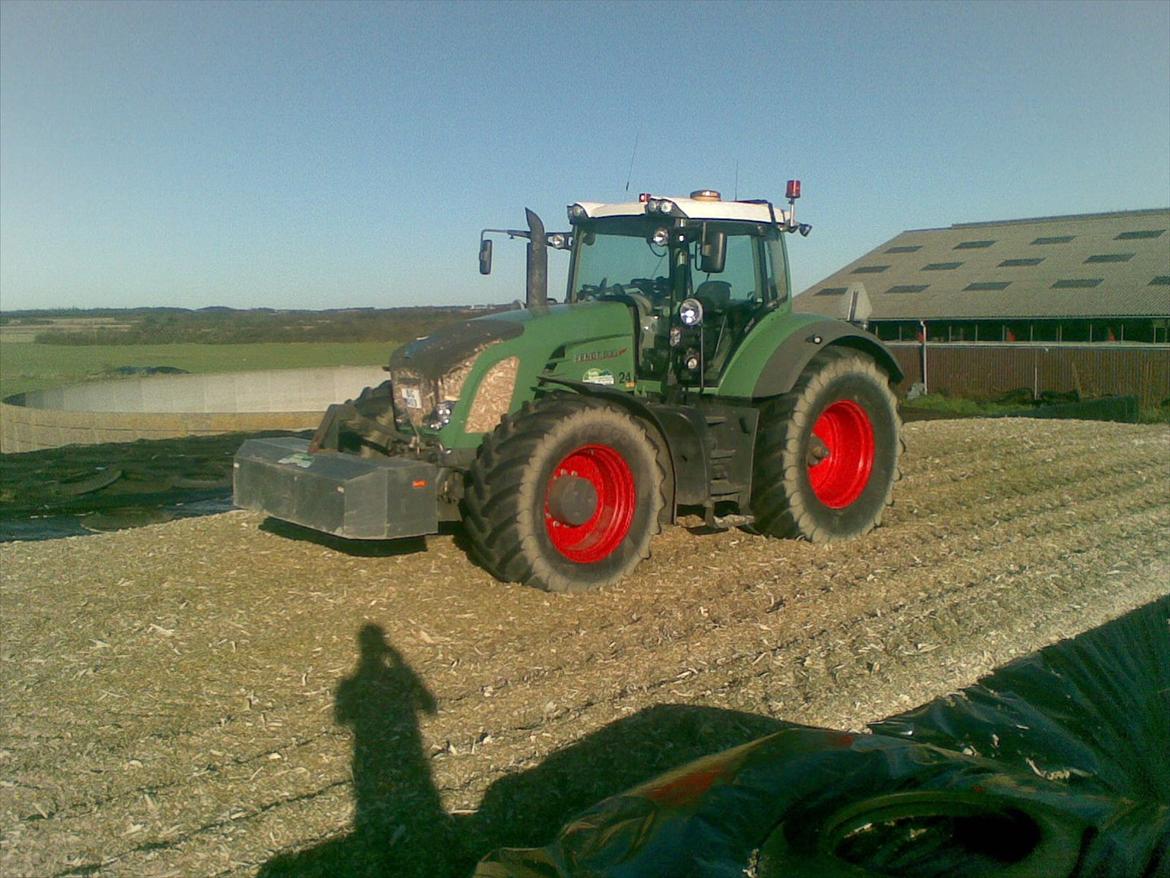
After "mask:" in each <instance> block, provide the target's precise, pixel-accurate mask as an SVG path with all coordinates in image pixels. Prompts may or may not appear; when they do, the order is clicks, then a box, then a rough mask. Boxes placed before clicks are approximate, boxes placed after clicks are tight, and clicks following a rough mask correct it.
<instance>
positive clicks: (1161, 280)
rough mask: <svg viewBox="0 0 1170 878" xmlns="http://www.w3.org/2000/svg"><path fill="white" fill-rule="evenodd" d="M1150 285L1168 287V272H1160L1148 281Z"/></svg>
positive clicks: (1169, 279) (1169, 284)
mask: <svg viewBox="0 0 1170 878" xmlns="http://www.w3.org/2000/svg"><path fill="white" fill-rule="evenodd" d="M1149 285H1150V286H1151V287H1170V274H1160V275H1158V276H1157V277H1155V278H1154V279H1153V280H1152V281H1150V283H1149Z"/></svg>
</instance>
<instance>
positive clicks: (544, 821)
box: [259, 625, 793, 878]
mask: <svg viewBox="0 0 1170 878" xmlns="http://www.w3.org/2000/svg"><path fill="white" fill-rule="evenodd" d="M358 641H359V648H360V656H359V659H358V664H357V669H356V670H355V672H354V673H353V674H352V675H351V676H349V677H347V678H346V679H344V680H343V681H342V682H341V683H340V685H339V686H338V688H337V691H336V697H335V702H334V719H335V720H336V721H337V722H338V723H339V724H342V725H346V726H348V727H350V729H351V731H352V733H353V738H354V751H353V766H352V767H353V795H354V803H355V814H354V825H353V827H352V830H351V831H350V832H349V834H348V835H345V836H343V837H340V838H336V839H332V840H330V841H326V842H323V843H321V844H319V845H317V846H315V847H312V848H309V849H306V850H303V851H298V852H295V853H291V854H281V855H279V856H277V857H274V858H273V859H272V860H270V861H269V862H267V863H266V864H264V866H263V867H262V868H261V870H260V872H259V875H260V876H263V878H277V876H287V878H293V876H295V878H310V876H314V878H315V876H322V878H324V876H334V875H353V876H419V878H421V876H428V878H430V876H433V878H443V876H466V875H468V874H469V873H470V872H471V871H472V869H473V868H474V866H475V863H476V862H477V861H478V860H479V859H480V858H481V857H483V856H484V855H485V854H487V853H488V852H489V851H492V850H494V849H495V848H499V847H539V846H541V845H544V844H547V843H548V842H549V841H551V840H552V839H553V837H554V836H555V835H556V833H557V831H558V830H559V829H560V828H561V826H562V825H564V823H566V822H567V821H568V820H569V819H571V818H572V817H573V816H574V815H576V814H577V813H579V812H580V811H582V810H583V809H585V808H587V807H589V806H590V805H593V804H594V803H596V802H598V801H600V800H601V799H604V798H606V797H607V796H611V795H614V794H616V793H619V792H621V791H622V790H625V789H628V788H629V787H632V786H635V785H637V784H639V783H642V782H644V781H647V780H649V779H651V778H653V777H655V776H657V775H659V774H661V773H663V772H665V771H668V770H670V769H672V768H676V767H678V766H680V765H684V764H686V763H688V762H690V761H692V760H694V759H697V758H699V757H701V756H705V755H708V754H711V753H717V752H719V751H721V750H725V749H727V748H729V747H734V746H736V745H739V744H743V743H746V742H748V741H752V740H755V739H756V738H759V737H762V736H764V735H767V734H771V733H772V732H776V731H780V730H781V729H785V728H792V727H793V725H792V724H791V723H785V722H781V721H779V720H774V719H771V718H769V717H764V716H757V715H755V714H749V713H739V712H736V711H730V710H720V709H716V708H708V707H690V706H686V705H660V706H658V707H652V708H648V709H646V710H643V711H640V712H639V713H636V714H634V715H633V716H630V717H628V718H626V719H621V720H617V721H615V722H613V723H610V724H609V725H608V726H605V727H604V728H602V729H600V730H598V731H596V732H594V733H593V734H591V735H588V736H586V737H585V738H583V739H582V740H580V741H578V742H577V743H575V744H572V745H570V746H568V747H566V748H564V749H563V750H560V751H558V752H556V753H554V754H552V755H551V756H549V757H548V758H547V759H545V760H544V762H542V763H541V764H540V765H538V766H536V767H535V768H531V769H528V770H527V771H523V772H519V773H516V774H512V775H509V776H507V777H504V778H502V779H500V780H498V781H496V782H495V783H494V784H492V785H491V787H490V788H489V789H488V790H487V793H486V794H485V795H484V798H483V801H482V802H481V803H480V807H479V810H478V811H476V812H475V813H473V814H455V815H449V814H447V813H446V811H445V810H444V809H443V806H442V803H441V801H440V797H439V794H438V791H437V790H436V789H435V786H434V782H433V780H432V777H431V762H432V760H431V757H430V756H429V754H428V753H427V752H426V751H425V750H424V749H423V740H422V735H421V733H420V731H419V724H418V715H419V713H420V712H421V713H424V714H432V713H434V712H435V711H436V710H437V707H438V706H437V704H436V702H435V699H434V696H433V695H432V694H431V693H430V692H429V690H428V689H427V688H426V685H425V683H424V682H423V680H422V679H421V678H419V677H418V676H417V674H415V672H414V671H413V670H412V669H411V668H410V666H409V665H407V664H406V663H405V662H404V661H403V660H402V657H401V656H400V655H399V654H398V652H397V651H396V650H395V649H394V647H393V646H391V645H390V644H389V643H388V642H386V639H385V633H384V632H383V631H382V629H381V628H379V627H378V626H376V625H367V626H365V627H364V628H363V629H362V631H361V633H360V634H359V636H358ZM489 746H490V745H489Z"/></svg>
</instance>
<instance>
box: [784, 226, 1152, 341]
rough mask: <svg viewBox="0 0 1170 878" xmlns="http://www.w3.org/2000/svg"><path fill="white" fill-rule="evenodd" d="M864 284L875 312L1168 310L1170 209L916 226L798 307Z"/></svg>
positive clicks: (830, 305)
mask: <svg viewBox="0 0 1170 878" xmlns="http://www.w3.org/2000/svg"><path fill="white" fill-rule="evenodd" d="M858 283H860V284H863V285H864V286H865V291H866V293H867V294H868V296H869V300H870V303H871V305H872V306H873V313H872V316H871V319H872V320H976V319H978V320H998V319H1016V320H1018V319H1044V318H1057V317H1065V318H1094V317H1095V318H1104V317H1110V318H1118V317H1170V208H1160V209H1156V210H1128V211H1118V212H1116V213H1092V214H1078V215H1073V216H1048V217H1036V218H1032V219H1015V220H1000V221H996V222H979V223H957V224H955V225H953V226H950V227H949V228H941V229H911V230H908V231H905V232H902V233H901V234H900V235H898V236H896V237H894V238H892V239H891V240H889V241H886V242H885V243H884V244H882V245H881V246H879V247H876V248H874V249H873V250H871V251H870V252H869V253H866V254H865V255H864V256H862V257H861V258H860V259H856V260H854V261H853V262H850V263H849V264H848V265H846V266H844V267H843V268H841V269H840V270H839V271H837V272H836V273H834V274H832V275H830V276H829V277H827V278H825V279H824V280H822V281H821V282H820V283H817V284H814V285H813V286H811V287H809V288H808V289H807V290H805V291H804V292H803V293H802V294H801V295H800V296H798V297H797V298H796V300H795V302H794V307H795V308H796V310H798V311H806V312H811V313H820V314H827V315H831V316H839V314H840V311H841V309H842V307H843V303H844V300H845V299H847V298H848V297H847V296H846V295H845V293H846V291H847V290H848V289H849V288H850V286H851V285H854V284H858Z"/></svg>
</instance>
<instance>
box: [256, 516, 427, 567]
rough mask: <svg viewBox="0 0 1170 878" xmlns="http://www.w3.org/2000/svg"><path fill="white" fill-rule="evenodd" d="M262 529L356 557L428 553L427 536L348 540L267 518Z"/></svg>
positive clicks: (261, 526)
mask: <svg viewBox="0 0 1170 878" xmlns="http://www.w3.org/2000/svg"><path fill="white" fill-rule="evenodd" d="M260 530H262V531H264V532H265V533H270V534H273V535H275V536H278V537H283V538H284V539H287V540H295V541H297V542H302V543H314V544H315V545H318V546H323V547H325V548H326V549H332V550H333V551H335V552H340V553H341V554H343V555H350V556H352V557H355V558H393V557H394V556H396V555H414V554H417V553H419V552H425V551H426V550H427V538H426V537H402V538H401V539H397V540H347V539H345V538H344V537H337V536H334V535H333V534H328V533H324V532H322V531H318V530H313V529H312V528H308V527H301V526H300V525H299V524H293V523H292V522H288V521H281V520H280V519H279V518H265V519H264V521H263V522H262V523H261V524H260Z"/></svg>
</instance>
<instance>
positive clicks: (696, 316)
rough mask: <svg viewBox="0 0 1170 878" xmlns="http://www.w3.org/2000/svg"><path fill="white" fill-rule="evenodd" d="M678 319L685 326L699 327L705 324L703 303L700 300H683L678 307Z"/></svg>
mask: <svg viewBox="0 0 1170 878" xmlns="http://www.w3.org/2000/svg"><path fill="white" fill-rule="evenodd" d="M678 319H679V320H681V321H682V323H683V326H698V325H699V324H700V323H702V322H703V303H702V302H700V301H699V300H698V299H683V300H682V304H681V305H679V306H678Z"/></svg>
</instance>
